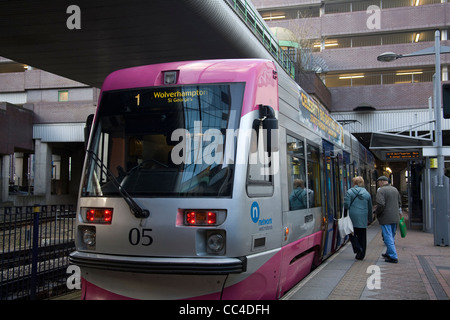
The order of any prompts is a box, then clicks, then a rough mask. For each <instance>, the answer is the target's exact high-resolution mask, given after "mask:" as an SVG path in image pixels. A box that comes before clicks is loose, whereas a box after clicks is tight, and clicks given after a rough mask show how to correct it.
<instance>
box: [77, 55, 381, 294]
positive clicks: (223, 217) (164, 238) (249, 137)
mask: <svg viewBox="0 0 450 320" xmlns="http://www.w3.org/2000/svg"><path fill="white" fill-rule="evenodd" d="M91 120H92V124H91V125H90V126H89V127H91V129H89V130H88V131H89V132H90V135H89V142H88V147H87V153H86V157H85V164H84V169H83V177H82V182H81V187H80V194H79V201H78V208H77V223H76V251H75V252H73V253H72V254H71V256H70V261H71V263H72V264H75V265H78V266H79V267H80V268H81V276H82V299H278V298H280V297H282V296H283V294H285V293H286V292H287V291H288V290H289V289H291V288H292V287H293V286H294V285H295V284H296V283H298V282H299V281H300V280H301V279H302V278H304V277H305V276H306V275H307V274H308V273H310V271H311V269H312V268H314V267H316V266H317V265H319V264H320V263H321V262H322V261H323V260H325V259H326V258H327V257H329V256H330V255H331V254H333V253H334V252H335V251H336V250H337V249H338V248H339V247H340V246H341V245H342V243H343V239H342V238H341V237H340V235H339V234H338V228H337V225H336V219H338V218H339V217H340V215H341V210H342V204H343V196H344V194H345V191H346V190H347V189H348V188H349V187H350V181H351V178H352V177H353V176H354V175H355V174H358V167H359V162H360V155H359V150H360V147H359V143H358V142H357V141H356V139H351V138H350V137H351V135H349V134H348V133H347V132H346V131H344V130H343V128H342V126H340V125H339V123H337V122H336V121H335V120H334V119H333V118H332V117H331V116H330V115H329V114H328V112H327V111H326V109H324V108H323V107H322V106H321V105H320V104H319V103H317V102H316V101H315V100H314V99H313V98H312V97H310V96H308V94H307V93H306V92H304V91H303V90H302V89H301V88H300V87H299V86H298V85H297V84H296V83H295V82H294V81H293V80H292V79H291V78H290V77H289V76H288V75H287V74H286V73H285V72H281V71H280V72H279V71H278V70H277V66H276V65H275V64H274V63H273V62H272V61H269V60H264V59H235V60H207V61H183V62H170V63H162V64H155V65H149V66H141V67H133V68H128V69H123V70H118V71H116V72H113V73H112V74H110V75H109V76H108V77H107V78H106V79H105V81H104V84H103V86H102V90H101V95H100V98H99V104H98V108H97V111H96V114H95V116H94V117H93V119H91ZM367 165H368V164H365V166H366V169H367V170H373V163H372V164H371V167H370V164H369V167H367ZM294 186H295V187H296V189H294ZM295 190H301V192H294V191H295Z"/></svg>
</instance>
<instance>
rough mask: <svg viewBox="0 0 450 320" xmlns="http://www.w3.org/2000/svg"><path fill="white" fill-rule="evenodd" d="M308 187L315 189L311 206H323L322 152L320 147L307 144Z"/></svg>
mask: <svg viewBox="0 0 450 320" xmlns="http://www.w3.org/2000/svg"><path fill="white" fill-rule="evenodd" d="M306 150H307V160H308V161H307V163H308V188H309V189H310V190H312V191H313V196H312V201H310V203H309V208H313V207H320V206H322V198H321V194H322V193H321V192H320V156H319V155H320V153H319V148H317V147H314V146H312V145H310V144H307V147H306Z"/></svg>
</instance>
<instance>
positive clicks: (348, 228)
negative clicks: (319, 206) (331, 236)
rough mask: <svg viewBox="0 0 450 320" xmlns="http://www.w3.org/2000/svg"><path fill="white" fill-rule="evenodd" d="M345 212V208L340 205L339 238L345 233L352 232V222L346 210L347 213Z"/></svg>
mask: <svg viewBox="0 0 450 320" xmlns="http://www.w3.org/2000/svg"><path fill="white" fill-rule="evenodd" d="M346 212H347V209H345V208H344V207H342V217H341V218H340V219H338V228H339V234H340V235H341V238H344V237H345V236H346V235H348V234H350V233H353V223H352V220H351V219H350V215H349V214H348V212H347V215H345V213H346Z"/></svg>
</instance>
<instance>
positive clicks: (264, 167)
mask: <svg viewBox="0 0 450 320" xmlns="http://www.w3.org/2000/svg"><path fill="white" fill-rule="evenodd" d="M263 134H264V133H263V130H262V128H260V131H259V132H258V134H256V132H255V131H253V132H252V136H251V142H250V145H251V146H250V153H249V159H248V169H247V194H248V195H249V196H250V197H260V196H262V197H264V196H271V195H272V194H273V174H274V168H273V164H274V163H276V159H273V160H274V161H272V158H273V157H274V155H273V154H272V155H269V154H268V153H267V152H266V151H265V148H264V143H265V141H264V135H263Z"/></svg>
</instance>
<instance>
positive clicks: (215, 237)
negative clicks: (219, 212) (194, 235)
mask: <svg viewBox="0 0 450 320" xmlns="http://www.w3.org/2000/svg"><path fill="white" fill-rule="evenodd" d="M206 248H207V249H206V251H207V252H208V253H213V254H225V234H224V233H223V232H221V231H218V232H217V231H212V232H208V233H207V235H206Z"/></svg>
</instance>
